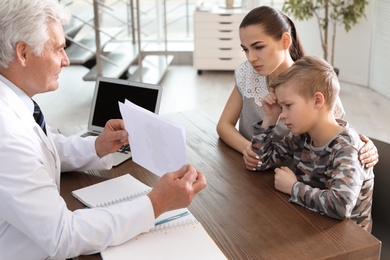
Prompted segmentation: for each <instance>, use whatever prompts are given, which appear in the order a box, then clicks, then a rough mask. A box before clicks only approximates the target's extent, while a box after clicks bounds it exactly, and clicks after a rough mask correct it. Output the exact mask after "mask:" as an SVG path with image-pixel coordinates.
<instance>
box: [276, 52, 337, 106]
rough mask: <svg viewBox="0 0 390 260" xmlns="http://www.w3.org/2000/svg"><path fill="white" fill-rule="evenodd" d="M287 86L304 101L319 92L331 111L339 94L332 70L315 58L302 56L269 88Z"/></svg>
mask: <svg viewBox="0 0 390 260" xmlns="http://www.w3.org/2000/svg"><path fill="white" fill-rule="evenodd" d="M287 85H288V86H294V88H295V90H296V91H297V93H298V94H299V95H301V96H302V97H303V98H305V99H309V98H312V97H313V96H314V94H315V93H316V92H321V93H322V94H323V95H324V98H325V103H326V104H327V105H328V107H329V109H331V110H332V111H333V108H334V106H335V103H336V100H337V96H338V95H339V92H340V84H339V81H338V78H337V75H336V73H335V71H334V68H333V67H332V66H331V65H330V64H329V63H327V62H326V61H325V60H323V59H322V58H319V57H316V56H304V57H303V58H301V59H299V60H297V61H296V62H295V63H294V64H293V65H292V66H291V67H290V68H288V69H287V70H285V71H284V72H282V73H281V74H279V76H278V77H276V78H275V79H273V80H272V82H271V83H270V87H271V88H277V87H280V86H287Z"/></svg>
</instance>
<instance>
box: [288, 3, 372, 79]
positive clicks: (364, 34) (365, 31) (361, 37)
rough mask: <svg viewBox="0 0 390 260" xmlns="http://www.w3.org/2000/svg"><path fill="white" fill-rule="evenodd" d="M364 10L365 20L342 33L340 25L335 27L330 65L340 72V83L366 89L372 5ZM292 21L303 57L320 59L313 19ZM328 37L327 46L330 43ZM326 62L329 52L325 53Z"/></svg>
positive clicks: (315, 23)
mask: <svg viewBox="0 0 390 260" xmlns="http://www.w3.org/2000/svg"><path fill="white" fill-rule="evenodd" d="M369 2H370V3H369V5H368V6H367V7H366V8H367V9H366V11H367V12H366V18H364V17H363V18H361V19H360V20H359V21H358V23H357V24H356V25H355V26H354V27H352V29H351V30H350V31H349V32H346V31H345V29H344V27H343V26H340V27H338V28H337V32H336V47H335V61H334V66H335V67H336V68H339V69H340V75H339V79H340V81H346V82H351V83H354V84H356V85H361V86H366V87H368V86H369V65H370V54H371V34H372V33H371V31H372V30H371V28H372V26H373V19H372V17H373V15H372V9H373V3H372V1H369ZM293 20H294V21H295V25H296V27H297V31H298V33H299V36H300V38H301V41H302V44H303V46H304V49H305V52H306V54H309V55H317V56H321V57H323V52H322V48H321V42H320V36H319V31H318V30H319V29H318V25H317V20H315V19H311V20H309V21H296V20H295V19H293ZM331 37H332V36H331V35H330V36H329V43H328V44H329V45H330V44H331ZM328 55H329V59H330V50H329V54H328Z"/></svg>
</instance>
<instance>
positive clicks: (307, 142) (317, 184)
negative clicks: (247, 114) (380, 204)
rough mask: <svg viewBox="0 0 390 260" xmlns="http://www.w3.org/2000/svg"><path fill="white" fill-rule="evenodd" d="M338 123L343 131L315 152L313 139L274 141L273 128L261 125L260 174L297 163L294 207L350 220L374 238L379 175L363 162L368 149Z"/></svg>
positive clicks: (257, 143) (256, 142)
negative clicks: (363, 149) (373, 210)
mask: <svg viewBox="0 0 390 260" xmlns="http://www.w3.org/2000/svg"><path fill="white" fill-rule="evenodd" d="M338 123H339V124H340V125H341V126H343V130H342V131H341V132H340V133H339V134H337V135H336V136H335V137H334V138H333V139H332V140H331V141H330V142H329V143H328V144H327V145H324V146H323V147H313V146H312V142H311V139H310V136H309V135H308V134H301V135H294V134H292V133H289V134H288V135H286V136H285V137H284V138H283V139H282V140H277V139H274V138H272V136H273V134H274V128H275V127H274V126H271V127H268V128H267V129H264V128H262V127H261V122H260V123H255V124H254V125H253V139H252V149H253V151H255V152H256V153H257V154H258V155H259V156H260V158H261V160H262V162H263V164H262V165H261V167H259V168H258V170H266V169H270V168H273V167H275V166H277V165H278V164H280V163H281V162H283V161H285V160H289V159H293V161H294V165H293V169H292V171H293V172H294V173H295V175H296V177H297V180H298V181H297V182H296V183H295V184H294V185H293V187H292V191H291V198H290V201H291V202H294V203H296V204H299V205H301V206H303V207H306V208H308V209H310V210H313V211H315V212H319V213H321V214H324V215H327V216H329V217H332V218H336V219H344V218H350V219H352V220H353V221H355V222H356V223H357V224H358V225H360V226H361V227H363V228H364V229H365V230H367V231H369V232H371V228H372V223H371V206H372V195H373V187H374V173H373V171H372V168H371V169H367V168H365V167H364V166H362V165H361V164H360V162H359V160H358V153H359V150H360V148H361V147H362V146H363V142H362V141H361V140H360V137H359V135H358V134H357V133H356V132H355V131H354V130H353V129H352V128H351V127H349V125H348V124H347V123H346V122H345V121H342V120H338Z"/></svg>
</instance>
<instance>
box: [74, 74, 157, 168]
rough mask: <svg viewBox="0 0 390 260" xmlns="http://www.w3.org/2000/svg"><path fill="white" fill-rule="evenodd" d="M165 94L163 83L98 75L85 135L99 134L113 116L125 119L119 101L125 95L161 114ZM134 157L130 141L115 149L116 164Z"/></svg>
mask: <svg viewBox="0 0 390 260" xmlns="http://www.w3.org/2000/svg"><path fill="white" fill-rule="evenodd" d="M161 97H162V86H161V85H159V84H150V83H143V82H135V81H129V80H124V79H116V78H107V77H98V78H97V80H96V86H95V91H94V94H93V98H92V106H91V112H90V115H89V120H88V128H87V132H84V133H82V134H81V136H83V137H85V136H91V135H93V136H96V135H99V134H100V133H101V132H102V131H103V129H104V126H105V124H106V122H107V121H108V120H110V119H122V116H121V113H120V111H119V105H118V101H120V102H122V103H124V102H125V99H127V100H129V101H131V102H133V103H134V104H136V105H138V106H140V107H143V108H145V109H147V110H149V111H151V112H153V113H156V114H158V112H159V109H160V102H161ZM130 158H131V151H130V146H129V145H126V146H123V147H122V148H120V149H119V150H118V151H117V152H115V153H113V165H114V166H117V165H119V164H121V163H122V162H124V161H126V160H128V159H130Z"/></svg>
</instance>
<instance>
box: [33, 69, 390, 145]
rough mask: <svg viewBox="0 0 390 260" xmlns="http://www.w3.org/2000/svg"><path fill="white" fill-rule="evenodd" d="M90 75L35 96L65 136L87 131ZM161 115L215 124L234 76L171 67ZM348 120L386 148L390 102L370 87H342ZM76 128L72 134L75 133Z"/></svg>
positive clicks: (75, 72) (66, 72) (70, 76)
mask: <svg viewBox="0 0 390 260" xmlns="http://www.w3.org/2000/svg"><path fill="white" fill-rule="evenodd" d="M87 72H88V70H87V69H86V68H84V67H81V66H71V67H68V68H64V69H63V71H62V73H61V75H60V81H59V82H60V88H59V89H58V90H57V91H54V92H51V93H46V94H41V95H38V96H36V97H35V99H36V100H37V102H39V104H40V106H41V107H42V110H43V111H44V113H45V117H46V120H47V122H48V124H49V125H51V126H52V127H54V128H60V129H61V130H63V131H65V132H66V133H68V132H74V130H75V129H76V130H77V129H79V128H80V126H84V127H85V126H86V124H87V121H88V116H89V111H90V103H91V100H92V94H93V90H94V84H95V83H94V82H93V81H83V80H82V76H83V75H85V74H86V73H87ZM161 84H162V85H163V88H164V91H163V98H162V101H161V108H160V113H170V112H175V111H180V110H191V109H199V110H201V111H203V112H204V113H205V114H206V115H208V116H209V117H210V118H211V119H213V120H214V121H215V122H217V121H218V118H219V116H220V114H221V112H222V110H223V108H224V106H225V102H226V100H227V99H228V97H229V95H230V92H231V90H232V88H233V86H234V77H233V73H232V72H229V71H213V72H211V71H205V72H203V74H202V75H200V76H199V75H197V71H196V69H195V68H193V67H192V66H170V67H169V69H168V72H167V73H166V75H165V78H164V79H163V80H162V83H161ZM340 95H341V100H342V102H343V105H344V108H345V110H346V120H347V121H349V122H350V123H351V124H352V126H353V127H354V128H355V129H356V130H357V131H358V132H359V133H360V134H364V135H367V136H369V137H372V138H376V139H378V140H382V141H385V142H388V143H390V130H389V129H390V117H389V116H388V115H386V114H387V113H388V112H390V99H388V98H386V97H384V96H382V95H380V94H379V93H376V92H374V91H372V90H371V89H369V88H364V87H359V86H355V85H351V84H347V83H344V82H342V83H341V94H340ZM74 128H75V129H74Z"/></svg>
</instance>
